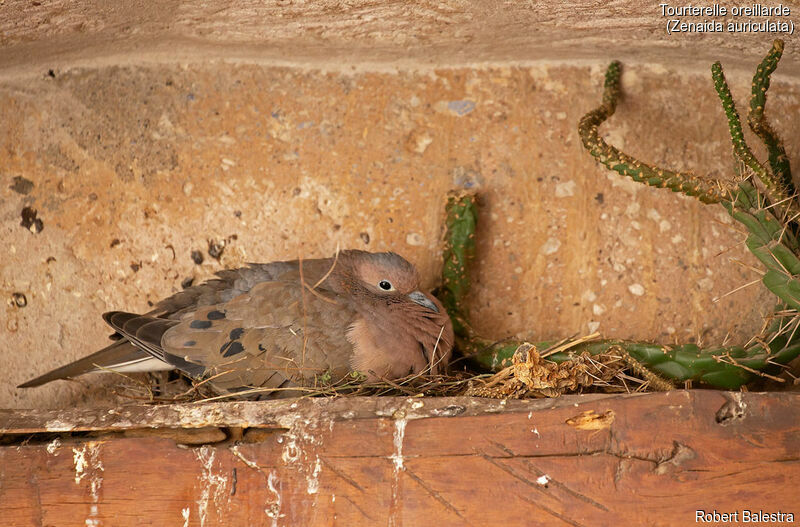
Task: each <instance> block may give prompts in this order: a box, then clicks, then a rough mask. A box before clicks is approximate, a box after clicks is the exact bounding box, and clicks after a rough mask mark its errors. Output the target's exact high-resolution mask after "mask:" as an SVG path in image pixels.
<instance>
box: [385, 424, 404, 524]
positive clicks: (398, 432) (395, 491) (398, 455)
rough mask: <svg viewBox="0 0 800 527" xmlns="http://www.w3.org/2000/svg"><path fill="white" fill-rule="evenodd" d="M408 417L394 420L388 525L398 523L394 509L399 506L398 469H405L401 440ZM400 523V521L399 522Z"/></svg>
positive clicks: (390, 457)
mask: <svg viewBox="0 0 800 527" xmlns="http://www.w3.org/2000/svg"><path fill="white" fill-rule="evenodd" d="M407 424H408V419H407V418H406V417H401V418H399V419H395V421H394V441H393V442H394V453H393V454H392V455H391V456H389V459H391V460H392V464H393V465H394V473H393V478H392V506H391V508H392V512H390V514H389V527H395V526H396V525H398V523H397V521H398V520H397V518H396V511H397V510H398V508H399V506H400V471H401V470H405V467H404V463H405V460H404V458H403V440H404V439H405V436H406V425H407ZM401 523H402V522H401Z"/></svg>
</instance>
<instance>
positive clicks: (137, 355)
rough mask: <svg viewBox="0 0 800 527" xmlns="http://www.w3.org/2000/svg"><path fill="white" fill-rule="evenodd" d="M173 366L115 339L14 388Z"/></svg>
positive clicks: (156, 369) (157, 369) (160, 369)
mask: <svg viewBox="0 0 800 527" xmlns="http://www.w3.org/2000/svg"><path fill="white" fill-rule="evenodd" d="M172 369H175V367H174V366H171V365H169V364H167V363H165V362H164V361H161V360H158V359H156V358H154V357H153V356H152V355H150V354H148V353H146V352H144V351H142V350H140V349H138V348H136V347H135V346H133V345H132V344H131V343H130V342H128V341H127V340H125V339H123V340H118V341H116V342H114V343H113V344H111V345H109V346H107V347H105V348H103V349H101V350H100V351H96V352H95V353H92V354H91V355H89V356H88V357H84V358H82V359H78V360H76V361H75V362H71V363H69V364H67V365H65V366H61V367H60V368H56V369H55V370H53V371H50V372H47V373H45V374H44V375H41V376H39V377H36V378H35V379H31V380H30V381H28V382H26V383H23V384H20V385H19V386H17V388H33V387H35V386H40V385H42V384H45V383H48V382H50V381H55V380H57V379H65V378H67V377H75V376H77V375H81V374H84V373H89V372H93V371H108V370H111V371H117V372H123V373H132V372H148V371H166V370H172Z"/></svg>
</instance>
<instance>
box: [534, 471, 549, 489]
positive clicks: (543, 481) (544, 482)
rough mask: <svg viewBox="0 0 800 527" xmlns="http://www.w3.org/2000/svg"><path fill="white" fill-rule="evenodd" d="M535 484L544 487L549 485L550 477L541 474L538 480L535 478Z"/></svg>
mask: <svg viewBox="0 0 800 527" xmlns="http://www.w3.org/2000/svg"><path fill="white" fill-rule="evenodd" d="M536 483H538V484H539V485H541V486H543V487H544V486H545V485H547V484H548V483H550V476H548V475H547V474H543V475H541V476H539V477H538V478H536Z"/></svg>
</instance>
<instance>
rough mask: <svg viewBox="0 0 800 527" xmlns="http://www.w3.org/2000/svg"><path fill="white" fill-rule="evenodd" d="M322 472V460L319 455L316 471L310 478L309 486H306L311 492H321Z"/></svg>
mask: <svg viewBox="0 0 800 527" xmlns="http://www.w3.org/2000/svg"><path fill="white" fill-rule="evenodd" d="M320 472H322V461H321V460H320V459H319V456H317V460H316V462H315V463H314V471H313V472H312V473H311V475H310V476H308V478H306V479H307V480H308V487H307V488H306V492H308V493H309V494H316V493H317V492H319V473H320Z"/></svg>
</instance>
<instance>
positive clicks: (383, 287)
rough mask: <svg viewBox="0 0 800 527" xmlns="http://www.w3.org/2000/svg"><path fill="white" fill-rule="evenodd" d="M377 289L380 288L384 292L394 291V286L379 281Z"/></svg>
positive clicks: (384, 281)
mask: <svg viewBox="0 0 800 527" xmlns="http://www.w3.org/2000/svg"><path fill="white" fill-rule="evenodd" d="M378 287H380V288H381V289H383V290H384V291H391V290H393V289H394V286H393V285H392V283H391V282H390V281H389V280H381V281H380V282H378Z"/></svg>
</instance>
